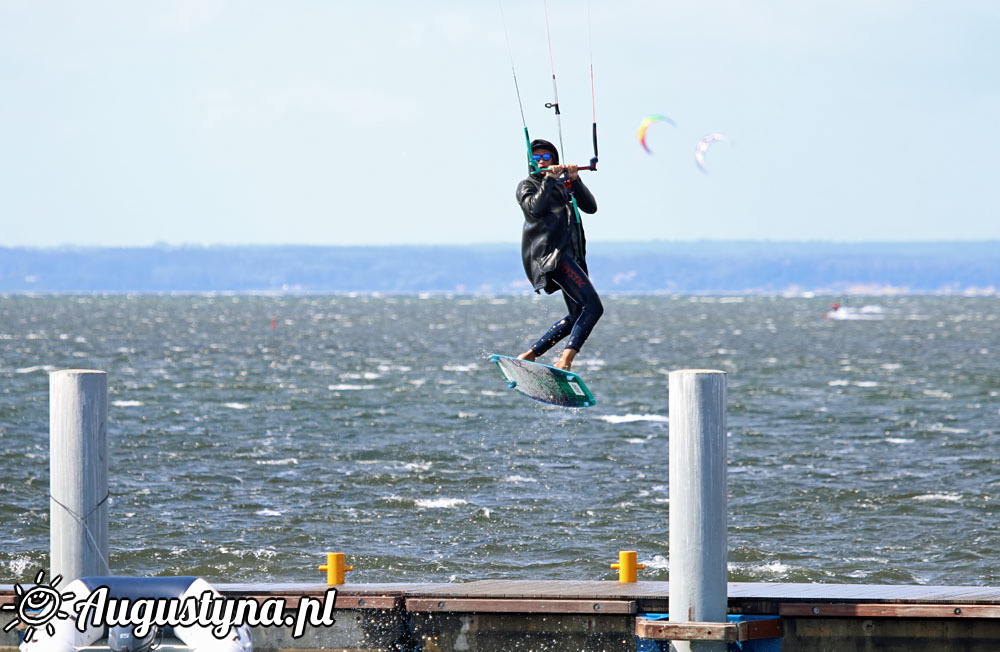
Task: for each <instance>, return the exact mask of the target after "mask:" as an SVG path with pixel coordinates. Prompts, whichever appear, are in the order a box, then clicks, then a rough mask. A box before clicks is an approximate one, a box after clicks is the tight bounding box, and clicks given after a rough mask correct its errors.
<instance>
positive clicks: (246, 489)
mask: <svg viewBox="0 0 1000 652" xmlns="http://www.w3.org/2000/svg"><path fill="white" fill-rule="evenodd" d="M830 303H832V300H831V299H828V298H783V297H763V296H750V297H689V296H642V297H627V296H622V297H606V298H605V307H606V312H605V316H604V318H603V319H602V321H601V322H600V324H599V325H598V327H597V329H596V330H595V331H594V334H593V336H592V337H591V339H590V341H589V342H588V343H587V345H586V346H585V347H584V350H583V352H582V353H581V354H580V357H579V358H578V363H577V365H576V367H575V369H576V370H577V371H579V372H580V373H581V374H582V375H583V376H584V378H585V379H586V381H587V382H588V384H589V385H590V387H591V389H592V390H593V391H594V393H595V395H596V396H597V400H598V405H597V406H596V407H593V408H589V409H586V410H578V411H573V410H565V409H560V408H553V407H548V406H544V405H542V404H540V403H535V402H533V401H530V400H528V399H526V398H524V397H522V396H520V395H518V394H516V393H514V392H511V391H509V390H507V389H506V387H505V385H504V383H503V381H502V380H501V379H500V377H499V375H498V373H497V371H496V369H495V367H494V366H493V365H492V364H490V363H489V362H488V361H487V358H488V354H489V353H491V352H502V353H515V354H516V353H518V352H520V351H522V350H524V349H525V348H526V347H527V345H528V344H530V343H531V342H532V341H533V340H534V338H535V337H537V336H538V335H539V334H540V333H541V332H542V331H543V330H544V329H545V328H546V327H547V326H548V325H549V324H550V323H551V322H553V321H555V320H556V319H557V318H559V317H560V316H561V313H560V307H561V301H560V300H559V299H557V298H555V297H543V298H529V297H468V296H453V297H451V296H386V297H378V296H320V297H300V296H277V297H275V296H272V297H261V296H40V297H30V296H5V297H0V495H2V496H3V500H2V501H0V583H13V582H24V581H30V580H31V579H33V578H34V576H35V573H36V572H37V570H38V569H41V568H45V567H47V563H48V544H49V540H48V536H49V534H48V527H49V525H48V504H49V503H48V496H47V494H48V423H47V421H48V372H49V371H52V370H56V369H63V368H93V369H102V370H105V371H107V372H108V374H109V395H110V396H109V401H110V408H109V417H110V418H109V428H108V433H109V447H110V454H111V462H110V474H109V475H110V485H111V503H110V548H111V569H112V571H113V572H114V573H116V574H122V575H132V574H134V575H155V574H184V575H202V576H204V577H206V578H207V579H209V580H210V581H217V582H233V581H253V582H267V581H289V582H314V581H315V582H319V581H322V580H323V575H322V574H321V573H320V572H319V571H318V570H316V567H317V565H318V564H320V563H322V562H323V560H324V559H323V556H324V553H325V552H327V551H343V552H346V553H347V554H348V563H350V564H353V565H354V567H355V570H354V571H353V572H352V573H350V574H348V581H350V582H418V581H420V582H423V581H431V582H447V581H462V580H471V579H484V578H506V579H514V578H519V579H573V580H581V579H613V578H614V577H615V571H612V570H611V569H610V568H609V564H610V563H612V562H614V561H616V560H617V553H618V551H619V550H623V549H634V550H637V551H638V552H639V561H640V563H645V564H646V566H647V570H645V571H641V572H640V578H641V579H656V580H665V579H668V564H669V561H668V560H669V549H668V522H669V509H670V502H669V495H668V486H667V485H668V481H667V463H668V459H667V450H668V444H667V435H668V419H667V417H668V415H667V413H666V409H667V373H668V372H669V371H670V370H674V369H681V368H717V369H722V370H724V371H727V372H728V374H729V376H728V382H729V438H728V446H729V508H730V514H729V521H728V522H729V550H730V552H729V565H730V579H731V580H732V581H794V582H810V581H811V582H859V583H888V584H893V583H928V584H996V583H998V582H1000V567H998V564H997V560H998V559H1000V537H998V534H1000V528H998V525H997V524H998V522H1000V521H998V508H1000V497H998V496H1000V464H998V458H1000V361H998V360H1000V303H998V302H997V300H996V298H960V297H932V296H912V297H892V298H881V297H880V298H868V299H865V300H862V299H852V306H851V307H852V308H854V309H856V313H855V315H856V316H855V317H852V316H851V313H850V312H848V313H842V316H844V317H845V318H841V319H824V318H823V317H822V315H823V314H824V313H825V312H826V311H827V310H828V308H829V305H830ZM272 320H273V328H272Z"/></svg>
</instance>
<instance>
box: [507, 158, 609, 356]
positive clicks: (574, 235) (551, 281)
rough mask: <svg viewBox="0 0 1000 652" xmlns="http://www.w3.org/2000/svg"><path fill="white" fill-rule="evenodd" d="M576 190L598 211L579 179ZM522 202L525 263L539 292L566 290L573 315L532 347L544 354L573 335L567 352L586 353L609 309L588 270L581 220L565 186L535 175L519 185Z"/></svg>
mask: <svg viewBox="0 0 1000 652" xmlns="http://www.w3.org/2000/svg"><path fill="white" fill-rule="evenodd" d="M570 189H571V190H572V193H573V196H574V197H575V198H576V202H577V207H578V208H579V209H580V210H581V211H582V212H584V213H588V214H592V213H595V212H597V201H596V200H595V199H594V195H592V194H591V192H590V190H589V189H588V188H587V186H585V185H584V183H583V181H582V180H581V179H579V178H577V179H576V180H575V181H573V182H572V184H571V186H570ZM517 202H518V203H519V204H520V205H521V211H522V212H523V213H524V229H523V231H522V234H521V259H522V262H523V263H524V272H525V274H527V276H528V280H529V281H531V285H532V288H533V289H534V290H535V292H540V291H542V290H545V292H546V293H548V294H551V293H553V292H555V291H556V290H562V293H563V298H564V299H565V300H566V307H567V308H568V310H569V314H567V315H566V316H565V317H563V318H562V319H560V320H559V321H557V322H556V323H555V324H553V325H552V326H551V327H550V328H549V330H548V332H546V333H545V335H543V336H542V337H541V339H539V340H538V341H537V342H536V343H535V344H534V345H533V346H532V347H531V350H532V351H534V353H535V355H538V356H540V355H542V354H543V353H545V352H546V351H548V350H549V349H551V348H552V347H553V346H554V345H555V344H556V343H557V342H559V341H560V340H561V339H563V338H565V337H566V336H567V335H568V336H569V340H568V341H567V343H566V348H568V349H575V350H577V351H579V350H580V347H582V346H583V343H584V342H585V341H586V340H587V337H588V336H589V335H590V332H591V331H592V330H593V328H594V325H595V324H596V323H597V320H598V319H600V318H601V315H602V314H604V306H603V305H602V304H601V298H600V297H599V296H598V295H597V290H595V289H594V285H593V283H591V282H590V277H589V275H588V272H587V261H586V253H587V240H586V236H585V235H584V232H583V224H582V223H578V222H577V217H576V214H575V211H574V210H573V205H572V204H571V203H570V198H569V194H568V192H567V188H566V186H565V183H564V182H563V180H561V179H554V178H552V177H548V176H544V175H543V174H533V175H531V176H530V177H528V178H527V179H525V180H524V181H522V182H521V183H520V184H518V186H517Z"/></svg>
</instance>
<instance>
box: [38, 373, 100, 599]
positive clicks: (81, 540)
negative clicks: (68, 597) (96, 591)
mask: <svg viewBox="0 0 1000 652" xmlns="http://www.w3.org/2000/svg"><path fill="white" fill-rule="evenodd" d="M107 498H108V375H107V373H105V372H103V371H92V370H88V369H66V370H62V371H55V372H52V373H51V374H50V375H49V513H50V530H49V548H50V573H51V577H56V576H57V575H62V576H63V581H62V582H61V583H60V586H66V585H67V584H68V583H69V582H72V581H73V580H74V579H78V578H80V577H88V576H94V575H110V574H111V570H110V568H109V567H108V561H107V560H108V502H107Z"/></svg>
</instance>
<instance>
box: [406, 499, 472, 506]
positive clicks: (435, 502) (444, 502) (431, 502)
mask: <svg viewBox="0 0 1000 652" xmlns="http://www.w3.org/2000/svg"><path fill="white" fill-rule="evenodd" d="M468 503H469V501H467V500H462V499H461V498H418V499H417V500H416V505H417V507H423V508H426V509H454V508H456V507H461V506H462V505H467V504H468Z"/></svg>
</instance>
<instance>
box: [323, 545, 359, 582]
mask: <svg viewBox="0 0 1000 652" xmlns="http://www.w3.org/2000/svg"><path fill="white" fill-rule="evenodd" d="M345 558H346V556H345V555H344V553H342V552H328V553H326V563H325V564H323V565H322V566H320V567H319V569H320V570H321V571H326V583H327V584H329V585H331V586H332V585H334V584H343V583H344V574H345V573H346V572H347V571H352V570H354V566H345V565H344V560H345Z"/></svg>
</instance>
